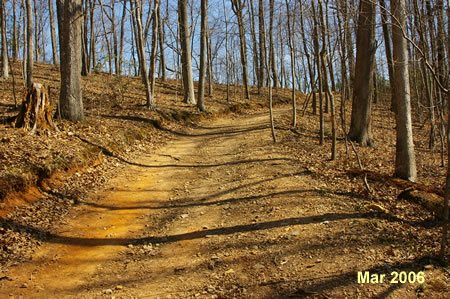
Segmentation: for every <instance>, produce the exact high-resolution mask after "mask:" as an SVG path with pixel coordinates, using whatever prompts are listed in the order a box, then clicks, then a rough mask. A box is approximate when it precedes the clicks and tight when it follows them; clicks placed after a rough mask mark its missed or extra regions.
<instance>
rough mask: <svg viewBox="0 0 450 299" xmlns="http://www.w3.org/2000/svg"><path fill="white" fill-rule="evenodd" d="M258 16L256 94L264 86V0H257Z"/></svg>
mask: <svg viewBox="0 0 450 299" xmlns="http://www.w3.org/2000/svg"><path fill="white" fill-rule="evenodd" d="M258 18H259V82H258V94H260V90H261V88H262V87H264V82H265V81H266V80H265V75H264V69H265V67H264V64H265V60H266V55H267V54H266V25H265V22H264V1H263V0H259V3H258Z"/></svg>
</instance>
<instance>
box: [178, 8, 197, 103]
mask: <svg viewBox="0 0 450 299" xmlns="http://www.w3.org/2000/svg"><path fill="white" fill-rule="evenodd" d="M178 17H179V19H180V43H181V63H182V67H183V69H182V73H183V86H184V102H185V103H188V104H195V94H194V80H193V77H192V57H191V42H190V40H191V39H190V34H189V22H188V7H187V0H178Z"/></svg>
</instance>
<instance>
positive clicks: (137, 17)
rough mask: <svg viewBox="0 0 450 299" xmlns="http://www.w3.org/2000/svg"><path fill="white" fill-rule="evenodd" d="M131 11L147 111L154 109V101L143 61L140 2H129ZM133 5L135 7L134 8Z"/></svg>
mask: <svg viewBox="0 0 450 299" xmlns="http://www.w3.org/2000/svg"><path fill="white" fill-rule="evenodd" d="M130 4H131V11H132V12H133V20H134V24H135V29H136V30H135V32H136V33H135V35H136V48H137V51H138V53H139V55H138V57H139V69H140V71H141V78H142V82H143V83H144V86H145V96H146V100H147V102H146V106H147V108H149V109H154V99H153V93H152V91H151V87H150V82H149V79H148V76H147V61H146V59H145V50H144V38H143V36H142V31H143V29H142V19H141V16H142V14H141V6H140V1H136V0H132V1H130ZM134 5H135V6H134Z"/></svg>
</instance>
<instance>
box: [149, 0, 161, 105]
mask: <svg viewBox="0 0 450 299" xmlns="http://www.w3.org/2000/svg"><path fill="white" fill-rule="evenodd" d="M158 10H159V0H155V2H154V6H153V16H152V20H153V22H152V23H153V24H152V48H151V52H150V73H149V80H150V91H151V93H152V97H153V98H154V97H155V75H156V54H157V48H158V27H159V20H158ZM153 101H154V100H153Z"/></svg>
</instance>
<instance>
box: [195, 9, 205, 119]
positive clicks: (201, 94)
mask: <svg viewBox="0 0 450 299" xmlns="http://www.w3.org/2000/svg"><path fill="white" fill-rule="evenodd" d="M207 30H208V0H202V1H201V33H200V34H201V36H200V74H199V78H198V100H197V107H198V109H200V111H205V110H206V108H205V73H206V47H207V44H206V35H207Z"/></svg>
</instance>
